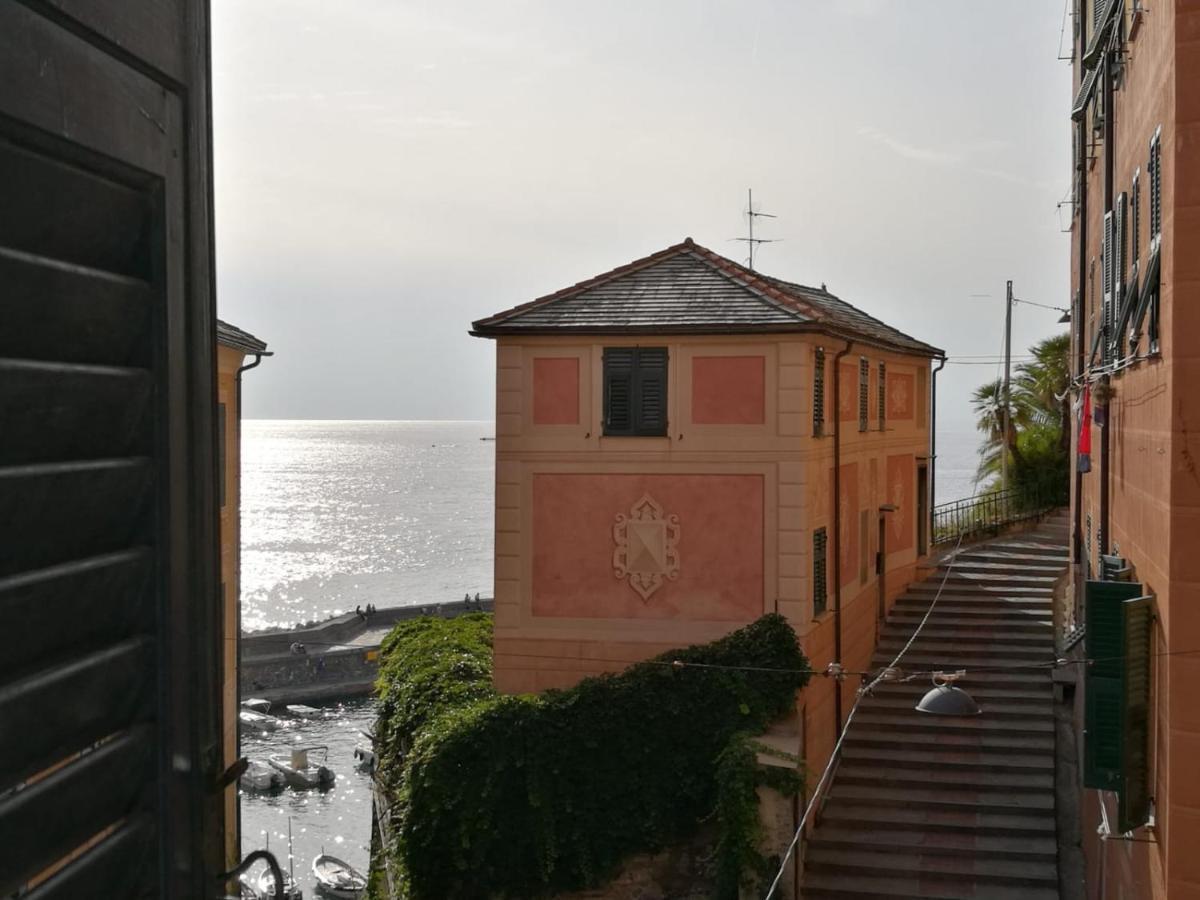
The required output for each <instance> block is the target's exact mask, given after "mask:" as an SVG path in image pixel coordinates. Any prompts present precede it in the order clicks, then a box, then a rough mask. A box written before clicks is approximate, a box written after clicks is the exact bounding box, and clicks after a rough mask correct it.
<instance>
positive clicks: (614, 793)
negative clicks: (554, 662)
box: [378, 615, 808, 900]
mask: <svg viewBox="0 0 1200 900" xmlns="http://www.w3.org/2000/svg"><path fill="white" fill-rule="evenodd" d="M490 638H491V631H490V619H488V618H487V617H484V616H466V617H462V618H459V619H453V620H439V619H422V620H417V621H411V622H407V623H405V624H403V625H400V626H398V627H397V628H396V629H395V630H394V631H393V632H392V633H391V635H389V637H388V639H387V641H386V642H385V643H384V645H383V648H382V656H383V661H382V667H381V670H380V677H379V683H378V693H379V696H380V699H381V712H380V722H379V727H378V737H379V746H380V776H381V778H382V779H383V782H384V786H385V792H386V793H387V795H388V797H389V803H390V805H391V808H392V824H393V828H394V838H393V846H391V847H388V848H385V852H387V853H389V854H390V856H391V862H392V864H393V869H394V871H396V872H399V873H400V877H401V878H402V880H403V882H404V890H405V896H406V897H409V898H412V900H434V898H437V900H441V898H445V897H455V898H463V900H471V898H484V897H514V898H515V897H541V896H547V895H551V894H554V893H557V892H560V891H568V890H576V889H580V888H585V887H589V886H596V885H600V884H602V883H604V881H605V880H607V879H608V878H609V877H611V876H612V875H613V874H614V872H615V871H616V869H617V867H618V866H619V864H620V863H621V862H622V861H623V860H624V859H626V858H627V857H629V856H630V855H632V854H635V853H642V852H655V851H658V850H661V849H663V848H665V847H667V846H669V845H671V844H673V843H676V842H678V841H680V840H683V839H686V838H687V837H688V836H690V835H691V834H692V833H694V832H695V830H696V829H697V826H698V824H699V823H700V822H701V821H702V820H704V819H707V818H714V817H715V819H716V821H717V825H718V854H719V861H718V868H719V871H720V878H721V895H722V896H723V897H736V895H737V886H738V884H739V883H740V881H741V879H742V878H743V877H745V876H746V875H747V874H751V873H750V870H752V869H754V868H755V867H757V866H760V865H761V863H762V859H761V857H760V856H759V855H758V850H757V844H758V839H759V833H758V827H759V826H758V816H757V799H756V794H755V788H756V786H757V785H758V784H760V783H763V781H764V780H771V781H772V782H773V783H775V784H776V786H777V787H780V788H781V789H783V790H785V791H790V790H795V789H797V788H798V786H799V785H798V781H796V779H795V778H794V777H793V778H792V779H791V780H790V781H787V780H786V778H785V777H784V776H779V775H770V774H767V775H764V774H762V773H761V772H760V771H759V767H758V766H757V765H756V762H755V752H756V751H755V745H754V744H752V743H751V742H750V741H751V739H750V738H749V737H748V735H753V734H758V733H761V732H762V731H764V730H765V729H766V727H767V725H768V724H769V723H770V722H771V721H772V720H774V719H776V718H778V717H780V716H782V715H784V714H786V713H789V712H791V711H792V710H793V709H794V700H795V692H796V691H797V690H798V689H799V688H801V687H803V685H804V684H805V682H806V681H807V680H808V675H807V674H806V672H807V669H808V664H807V661H806V659H805V657H804V655H803V654H802V652H801V651H800V647H799V645H798V643H797V641H796V635H795V632H794V631H793V630H792V628H791V626H790V625H788V623H787V622H786V620H784V619H783V618H782V617H780V616H777V615H770V616H765V617H764V618H762V619H759V620H758V621H757V622H755V623H753V624H751V625H749V626H747V627H745V628H742V629H741V630H739V631H736V632H733V633H732V634H730V635H727V636H726V637H724V638H721V639H720V640H717V641H714V642H712V643H710V644H704V645H698V646H693V647H688V648H685V649H681V650H677V651H672V652H670V653H666V654H663V655H662V656H659V657H657V658H655V659H654V660H650V661H647V662H644V663H639V664H637V665H634V666H632V667H630V668H629V669H627V670H626V671H625V672H623V673H621V674H619V675H604V676H601V677H598V678H587V679H584V680H583V681H581V682H580V683H579V684H578V685H576V686H575V687H573V688H571V689H569V690H562V691H548V692H546V693H544V694H541V695H536V696H535V695H521V696H503V695H499V694H497V693H496V692H495V691H494V690H493V689H492V687H491V647H490ZM678 663H682V665H679V664H678ZM785 781H786V783H784V782H785Z"/></svg>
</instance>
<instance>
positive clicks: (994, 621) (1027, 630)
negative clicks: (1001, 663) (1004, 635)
mask: <svg viewBox="0 0 1200 900" xmlns="http://www.w3.org/2000/svg"><path fill="white" fill-rule="evenodd" d="M923 615H924V614H923V613H917V612H915V611H914V612H909V611H906V610H893V612H892V613H891V614H890V615H889V616H888V618H887V625H888V627H891V626H892V625H895V626H897V627H899V628H907V629H908V630H909V632H911V631H912V629H913V628H914V627H916V625H917V624H918V623H920V621H921V619H922V617H923ZM930 629H938V633H942V632H951V631H954V630H960V631H961V630H967V629H982V630H986V631H993V630H995V631H999V630H1001V629H1004V630H1007V631H1010V632H1012V633H1013V634H1028V635H1030V636H1036V637H1038V638H1047V639H1049V638H1052V637H1053V635H1054V623H1053V622H1052V620H1050V619H1049V618H1047V619H1045V620H1042V621H1039V620H1037V619H1035V618H1032V617H1028V616H1026V617H1013V618H1009V619H1004V618H987V617H985V616H982V615H980V616H969V615H962V616H958V615H956V616H947V615H946V614H945V612H944V611H943V610H942V603H941V601H940V600H939V601H938V605H937V609H935V610H934V611H933V615H932V616H930V617H929V624H928V625H926V626H925V630H926V631H929V630H930Z"/></svg>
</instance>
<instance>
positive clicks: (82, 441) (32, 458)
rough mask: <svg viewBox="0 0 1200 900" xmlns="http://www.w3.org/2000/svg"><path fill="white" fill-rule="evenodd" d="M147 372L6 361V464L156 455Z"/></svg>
mask: <svg viewBox="0 0 1200 900" xmlns="http://www.w3.org/2000/svg"><path fill="white" fill-rule="evenodd" d="M153 388H154V382H153V379H152V378H151V376H150V373H149V372H148V371H146V370H145V369H128V368H116V367H112V366H84V365H78V364H75V363H51V362H31V361H29V360H17V359H4V358H3V357H0V433H3V435H4V439H3V440H2V441H0V466H19V465H24V464H28V463H42V462H64V461H69V460H81V459H82V460H86V459H101V458H109V457H122V456H140V455H143V454H146V453H148V452H149V451H150V449H151V447H150V429H149V427H148V425H149V416H148V415H147V413H148V410H149V401H150V397H151V395H152V393H153Z"/></svg>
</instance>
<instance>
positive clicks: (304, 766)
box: [267, 747, 334, 790]
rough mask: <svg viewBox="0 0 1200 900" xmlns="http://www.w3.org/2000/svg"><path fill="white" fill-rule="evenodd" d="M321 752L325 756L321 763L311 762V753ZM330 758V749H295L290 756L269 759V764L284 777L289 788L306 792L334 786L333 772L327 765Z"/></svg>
mask: <svg viewBox="0 0 1200 900" xmlns="http://www.w3.org/2000/svg"><path fill="white" fill-rule="evenodd" d="M312 750H321V751H324V755H323V756H322V757H321V762H320V763H314V762H311V761H310V760H309V758H308V754H309V751H312ZM328 757H329V748H328V747H295V748H293V750H292V753H291V755H290V756H283V755H282V754H275V755H272V756H268V757H267V764H268V765H269V766H270V767H271V768H273V769H275V770H276V771H277V772H279V773H281V774H282V775H283V778H284V781H286V782H287V784H288V786H289V787H293V788H297V789H299V790H306V789H308V788H315V787H328V786H329V785H331V784H333V781H334V774H333V770H332V769H330V768H329V767H328V766H326V765H325V760H326V759H328Z"/></svg>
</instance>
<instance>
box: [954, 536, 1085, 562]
mask: <svg viewBox="0 0 1200 900" xmlns="http://www.w3.org/2000/svg"><path fill="white" fill-rule="evenodd" d="M959 552H960V553H986V552H992V553H1020V554H1025V555H1029V556H1043V557H1046V558H1047V559H1054V560H1063V561H1064V562H1065V561H1067V560H1068V559H1070V556H1071V552H1070V548H1069V547H1068V546H1067V545H1066V544H1060V543H1058V542H1057V541H1039V540H1029V541H1000V542H999V543H995V544H984V545H981V546H978V547H968V548H966V549H965V550H960V551H959Z"/></svg>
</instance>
